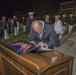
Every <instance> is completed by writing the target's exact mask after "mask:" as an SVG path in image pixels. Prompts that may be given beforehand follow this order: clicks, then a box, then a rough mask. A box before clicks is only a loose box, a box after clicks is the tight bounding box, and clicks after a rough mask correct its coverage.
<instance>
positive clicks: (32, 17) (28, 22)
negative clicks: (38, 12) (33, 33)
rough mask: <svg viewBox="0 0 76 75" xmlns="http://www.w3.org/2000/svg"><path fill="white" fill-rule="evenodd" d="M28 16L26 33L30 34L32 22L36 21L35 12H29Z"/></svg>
mask: <svg viewBox="0 0 76 75" xmlns="http://www.w3.org/2000/svg"><path fill="white" fill-rule="evenodd" d="M28 15H29V18H28V19H27V20H26V32H27V34H29V32H30V26H31V24H32V22H33V21H34V12H29V13H28Z"/></svg>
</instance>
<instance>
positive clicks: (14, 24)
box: [13, 16, 19, 36]
mask: <svg viewBox="0 0 76 75" xmlns="http://www.w3.org/2000/svg"><path fill="white" fill-rule="evenodd" d="M13 19H14V23H13V27H14V34H15V36H17V35H18V31H19V22H18V20H17V18H16V16H13Z"/></svg>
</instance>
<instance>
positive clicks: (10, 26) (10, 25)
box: [7, 18, 12, 33]
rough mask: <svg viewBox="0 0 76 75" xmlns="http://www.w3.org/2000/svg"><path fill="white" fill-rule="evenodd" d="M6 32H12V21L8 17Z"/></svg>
mask: <svg viewBox="0 0 76 75" xmlns="http://www.w3.org/2000/svg"><path fill="white" fill-rule="evenodd" d="M7 24H8V32H9V33H11V32H12V23H11V20H10V18H9V19H8V23H7Z"/></svg>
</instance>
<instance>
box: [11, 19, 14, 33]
mask: <svg viewBox="0 0 76 75" xmlns="http://www.w3.org/2000/svg"><path fill="white" fill-rule="evenodd" d="M11 24H12V28H11V32H13V31H14V26H13V24H14V19H13V18H11Z"/></svg>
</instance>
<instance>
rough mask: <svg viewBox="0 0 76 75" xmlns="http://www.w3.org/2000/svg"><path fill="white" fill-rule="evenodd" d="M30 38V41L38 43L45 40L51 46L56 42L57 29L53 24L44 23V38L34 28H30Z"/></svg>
mask: <svg viewBox="0 0 76 75" xmlns="http://www.w3.org/2000/svg"><path fill="white" fill-rule="evenodd" d="M28 38H29V41H36V43H39V42H41V41H43V42H45V43H46V44H47V45H48V47H49V48H50V47H51V46H52V45H54V43H55V31H54V28H53V26H52V25H49V24H44V30H43V35H42V39H40V37H39V35H38V34H37V33H36V32H34V31H33V30H32V28H31V30H30V34H29V36H28Z"/></svg>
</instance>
